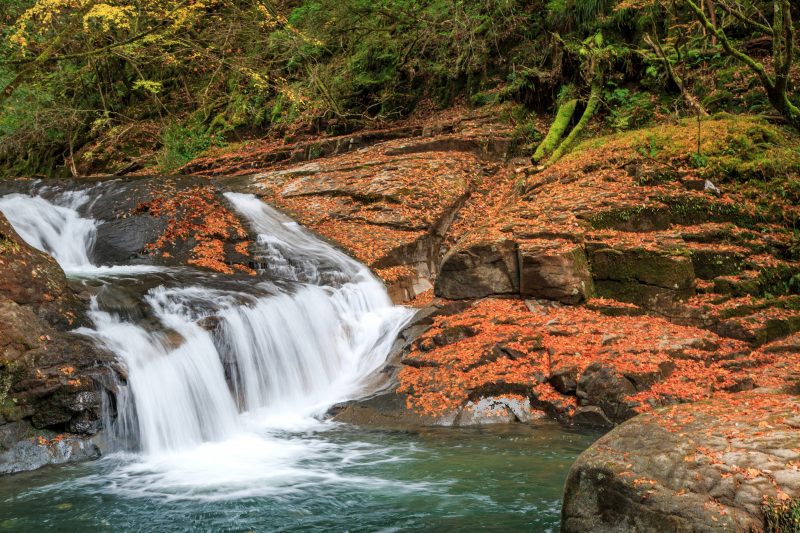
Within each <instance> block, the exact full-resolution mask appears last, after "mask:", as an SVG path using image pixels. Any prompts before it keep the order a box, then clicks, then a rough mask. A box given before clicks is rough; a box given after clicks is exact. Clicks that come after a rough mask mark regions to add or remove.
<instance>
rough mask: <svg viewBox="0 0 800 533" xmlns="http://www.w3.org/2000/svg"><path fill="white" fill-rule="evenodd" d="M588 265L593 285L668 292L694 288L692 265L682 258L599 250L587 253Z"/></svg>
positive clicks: (643, 251)
mask: <svg viewBox="0 0 800 533" xmlns="http://www.w3.org/2000/svg"><path fill="white" fill-rule="evenodd" d="M590 262H591V265H592V275H593V277H594V279H595V281H598V280H609V281H619V282H626V283H630V282H635V283H641V284H644V285H651V286H654V287H661V288H664V289H670V290H686V289H691V288H692V287H694V279H695V273H694V267H693V266H692V261H691V259H690V258H689V257H686V256H682V255H672V254H666V253H662V252H659V251H653V250H647V249H644V248H634V249H627V250H616V249H612V248H601V249H597V250H594V251H592V252H591V254H590ZM634 303H635V302H634Z"/></svg>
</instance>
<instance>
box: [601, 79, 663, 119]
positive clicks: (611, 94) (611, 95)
mask: <svg viewBox="0 0 800 533" xmlns="http://www.w3.org/2000/svg"><path fill="white" fill-rule="evenodd" d="M603 101H604V103H605V104H606V107H607V108H608V114H607V115H606V123H607V124H608V126H609V127H610V128H611V129H612V130H613V131H625V130H629V129H633V128H641V127H642V126H646V125H648V124H649V123H651V122H652V121H653V118H654V116H655V107H656V106H655V103H654V102H653V95H652V94H650V93H647V92H638V91H636V92H634V91H632V90H631V89H628V88H624V87H617V86H616V85H615V84H613V83H610V84H606V88H605V90H604V92H603Z"/></svg>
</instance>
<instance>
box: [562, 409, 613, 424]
mask: <svg viewBox="0 0 800 533" xmlns="http://www.w3.org/2000/svg"><path fill="white" fill-rule="evenodd" d="M572 421H573V423H575V424H576V425H578V426H587V427H602V428H608V427H614V423H613V422H612V421H611V420H609V419H608V417H607V416H606V414H605V413H604V412H603V410H602V409H600V408H599V407H595V406H593V405H589V406H586V407H578V409H576V410H575V414H574V415H572Z"/></svg>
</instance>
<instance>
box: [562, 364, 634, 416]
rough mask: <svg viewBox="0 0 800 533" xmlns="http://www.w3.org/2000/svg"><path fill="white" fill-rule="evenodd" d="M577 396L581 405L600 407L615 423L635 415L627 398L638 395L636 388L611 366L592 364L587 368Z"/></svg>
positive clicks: (579, 380) (582, 376) (579, 381)
mask: <svg viewBox="0 0 800 533" xmlns="http://www.w3.org/2000/svg"><path fill="white" fill-rule="evenodd" d="M575 394H576V396H577V397H578V398H579V399H580V401H581V405H583V406H595V407H599V408H600V409H602V410H603V412H604V413H605V415H606V416H607V417H608V418H609V419H610V420H611V421H613V422H622V421H623V420H627V419H628V418H630V417H632V416H633V415H634V414H635V413H634V411H633V409H632V407H631V406H630V405H628V400H627V399H626V397H627V396H630V395H633V394H636V387H635V386H634V385H633V383H631V382H630V381H629V380H628V379H627V378H625V376H623V375H622V374H620V373H619V371H617V369H616V368H614V367H613V366H611V365H609V364H603V363H592V364H591V365H589V366H588V367H586V369H585V370H584V371H583V373H582V374H581V376H580V378H579V379H578V386H577V391H576V393H575Z"/></svg>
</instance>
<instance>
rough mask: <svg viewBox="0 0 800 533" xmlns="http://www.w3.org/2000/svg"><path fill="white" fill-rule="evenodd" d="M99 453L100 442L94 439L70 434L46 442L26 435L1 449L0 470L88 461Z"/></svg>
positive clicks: (7, 471)
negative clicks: (6, 447) (43, 442)
mask: <svg viewBox="0 0 800 533" xmlns="http://www.w3.org/2000/svg"><path fill="white" fill-rule="evenodd" d="M100 454H101V451H100V446H98V444H97V443H95V442H94V440H93V439H87V438H80V437H75V436H70V437H67V438H63V439H61V440H58V441H56V442H51V443H46V444H40V443H39V442H37V441H36V440H34V439H25V440H20V441H18V442H16V443H15V444H14V445H13V446H12V447H11V448H10V449H8V450H6V451H3V452H0V474H15V473H19V472H27V471H30V470H37V469H39V468H42V467H43V466H47V465H58V464H64V463H75V462H81V461H89V460H92V459H97V458H99V457H100Z"/></svg>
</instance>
